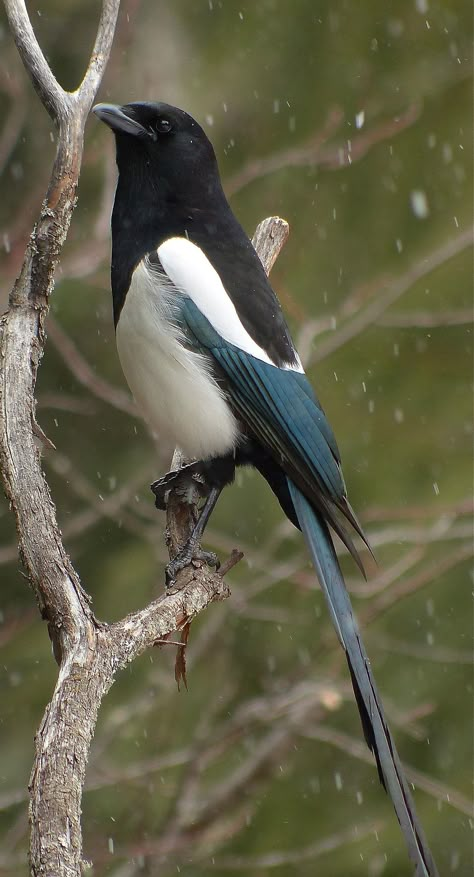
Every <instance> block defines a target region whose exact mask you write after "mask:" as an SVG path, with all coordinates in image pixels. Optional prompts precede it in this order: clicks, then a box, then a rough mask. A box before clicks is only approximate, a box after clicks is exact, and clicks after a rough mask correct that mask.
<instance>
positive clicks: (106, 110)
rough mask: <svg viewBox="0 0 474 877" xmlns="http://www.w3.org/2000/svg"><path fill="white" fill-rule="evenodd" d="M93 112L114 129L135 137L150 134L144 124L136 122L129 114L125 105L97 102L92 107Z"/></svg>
mask: <svg viewBox="0 0 474 877" xmlns="http://www.w3.org/2000/svg"><path fill="white" fill-rule="evenodd" d="M92 112H93V113H95V115H96V116H98V117H99V119H101V120H102V122H105V124H106V125H108V126H109V128H112V131H121V132H122V133H123V134H133V135H134V136H135V137H140V136H141V137H143V135H145V134H146V135H147V136H149V134H150V132H149V131H147V129H146V128H144V127H143V125H140V122H136V121H135V119H132V117H131V116H128V115H127V113H126V112H125V110H124V109H123V107H119V106H117V105H116V104H96V105H95V107H93V108H92Z"/></svg>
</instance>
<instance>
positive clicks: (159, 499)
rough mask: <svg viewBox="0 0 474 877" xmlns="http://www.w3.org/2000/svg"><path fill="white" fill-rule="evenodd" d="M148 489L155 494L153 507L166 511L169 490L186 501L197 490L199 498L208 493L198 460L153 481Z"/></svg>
mask: <svg viewBox="0 0 474 877" xmlns="http://www.w3.org/2000/svg"><path fill="white" fill-rule="evenodd" d="M150 489H151V490H152V491H153V493H154V494H155V506H156V508H157V509H162V510H163V511H164V510H165V509H166V504H167V502H168V494H169V492H170V490H177V491H178V492H179V493H180V494H182V496H183V498H184V499H186V495H187V494H191V496H192V495H193V492H194V490H196V489H197V491H198V493H199V495H200V496H202V497H205V496H207V494H208V493H209V488H208V487H207V485H206V483H205V480H204V476H203V473H202V463H201V461H200V460H197V461H195V462H194V463H188V465H187V466H183V467H182V468H181V469H175V470H174V471H172V472H167V473H166V475H163V477H162V478H159V479H158V481H154V482H153V484H151V485H150Z"/></svg>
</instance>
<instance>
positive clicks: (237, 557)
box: [219, 548, 244, 576]
mask: <svg viewBox="0 0 474 877" xmlns="http://www.w3.org/2000/svg"><path fill="white" fill-rule="evenodd" d="M243 556H244V552H243V551H239V550H238V548H234V549H233V551H232V554H231V555H230V557H228V558H227V560H224V563H222V564H221V566H220V567H219V575H220V576H225V575H227V573H228V572H229V571H230V570H231V569H232V568H233V567H234V566H236V564H237V563H239V562H240V561H241V560H242V558H243Z"/></svg>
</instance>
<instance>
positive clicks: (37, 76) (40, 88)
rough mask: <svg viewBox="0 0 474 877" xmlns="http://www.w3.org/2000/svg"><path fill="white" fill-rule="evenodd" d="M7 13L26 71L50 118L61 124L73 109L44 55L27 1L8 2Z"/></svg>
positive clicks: (11, 0) (10, 0)
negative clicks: (70, 107)
mask: <svg viewBox="0 0 474 877" xmlns="http://www.w3.org/2000/svg"><path fill="white" fill-rule="evenodd" d="M5 9H6V12H7V16H8V23H9V25H10V29H11V32H12V34H13V38H14V40H15V43H16V47H17V49H18V52H19V54H20V57H21V60H22V61H23V64H24V66H25V69H26V71H27V73H28V74H29V76H30V77H31V80H32V82H33V85H34V87H35V89H36V91H37V93H38V95H39V97H40V99H41V102H42V103H43V105H44V106H45V108H46V109H47V111H48V113H49V115H50V116H51V118H52V119H53V121H54V122H59V120H61V119H64V116H65V114H66V112H67V109H68V107H69V101H68V97H67V93H66V92H65V91H64V90H63V89H62V88H61V86H60V85H59V83H58V81H57V79H56V77H55V76H54V75H53V73H52V72H51V68H50V66H49V64H48V62H47V60H46V58H45V57H44V55H43V52H42V51H41V48H40V45H39V43H38V40H37V39H36V36H35V32H34V30H33V28H32V26H31V22H30V18H29V15H28V12H27V10H26V5H25V0H5Z"/></svg>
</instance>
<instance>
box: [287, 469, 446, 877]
mask: <svg viewBox="0 0 474 877" xmlns="http://www.w3.org/2000/svg"><path fill="white" fill-rule="evenodd" d="M287 481H288V488H289V491H290V495H291V498H292V501H293V505H294V508H295V512H296V516H297V518H298V521H299V523H300V526H301V530H302V531H303V534H304V536H305V539H306V542H307V544H308V548H309V551H310V554H311V558H312V561H313V564H314V567H315V570H316V573H317V576H318V579H319V582H320V585H321V589H322V591H323V594H324V597H325V599H326V602H327V604H328V607H329V612H330V615H331V619H332V622H333V624H334V627H335V630H336V633H337V636H338V638H339V640H340V642H341V645H342V647H343V649H344V651H345V653H346V657H347V662H348V664H349V670H350V674H351V678H352V684H353V687H354V693H355V697H356V700H357V704H358V707H359V712H360V716H361V721H362V726H363V729H364V734H365V739H366V741H367V744H368V746H369V748H370V749H371V750H372V752H373V754H374V756H375V760H376V763H377V768H378V773H379V777H380V780H381V782H382V784H383V786H384V787H385V789H386V790H387V792H388V794H389V795H390V797H391V799H392V802H393V806H394V808H395V812H396V814H397V817H398V821H399V823H400V826H401V828H402V831H403V833H404V835H405V839H406V842H407V847H408V851H409V854H410V858H411V859H412V861H413V862H414V864H415V865H416V875H417V877H437V875H438V871H437V869H436V865H435V863H434V861H433V858H432V855H431V852H430V850H429V848H428V845H427V843H426V840H425V837H424V835H423V831H422V828H421V825H420V823H419V820H418V817H417V815H416V811H415V805H414V802H413V798H412V796H411V793H410V790H409V788H408V785H407V782H406V779H405V776H404V772H403V767H402V764H401V761H400V758H399V756H398V753H397V750H396V747H395V743H394V741H393V738H392V735H391V733H390V730H389V728H388V725H387V723H386V721H385V716H384V712H383V708H382V704H381V701H380V698H379V695H378V692H377V688H376V686H375V681H374V678H373V676H372V671H371V669H370V662H369V659H368V656H367V654H366V651H365V649H364V646H363V643H362V640H361V637H360V633H359V629H358V626H357V622H356V620H355V618H354V614H353V612H352V606H351V602H350V598H349V594H348V592H347V589H346V586H345V583H344V579H343V577H342V573H341V570H340V567H339V562H338V560H337V557H336V552H335V550H334V546H333V543H332V539H331V536H330V533H329V529H328V526H327V524H326V523H325V522H324V520H323V518H322V517H321V515H320V514H319V512H317V511H316V510H315V509H314V508H313V506H312V505H311V504H310V503H309V502H308V500H307V499H306V497H305V496H304V495H303V493H302V492H301V491H300V490H299V489H298V488H297V487H296V486H295V485H294V484H293V482H292V481H291V479H290V478H288V479H287Z"/></svg>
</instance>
